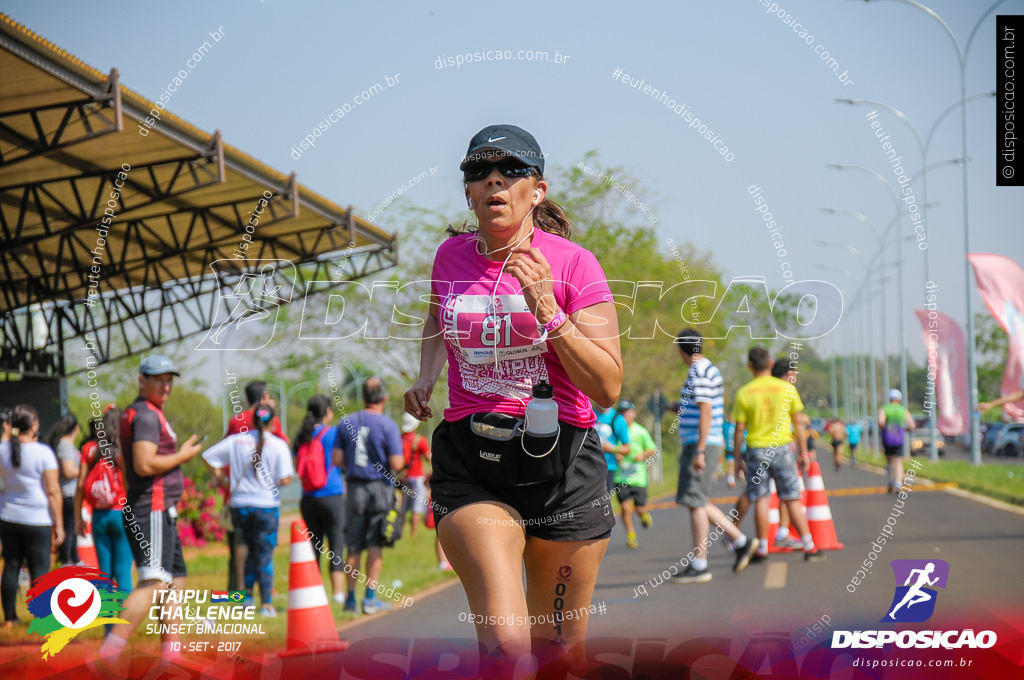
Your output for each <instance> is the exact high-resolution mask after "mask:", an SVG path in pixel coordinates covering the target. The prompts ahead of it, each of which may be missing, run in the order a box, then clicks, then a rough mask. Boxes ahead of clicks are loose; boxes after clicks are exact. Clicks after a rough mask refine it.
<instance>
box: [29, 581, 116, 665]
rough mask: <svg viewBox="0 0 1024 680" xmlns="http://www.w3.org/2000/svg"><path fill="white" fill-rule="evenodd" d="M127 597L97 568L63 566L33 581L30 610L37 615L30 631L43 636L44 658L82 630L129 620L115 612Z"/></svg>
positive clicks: (30, 591) (54, 652)
mask: <svg viewBox="0 0 1024 680" xmlns="http://www.w3.org/2000/svg"><path fill="white" fill-rule="evenodd" d="M125 597H126V595H125V592H124V591H123V590H120V589H119V588H118V587H117V586H116V585H114V582H113V581H111V580H110V578H109V577H107V575H106V574H104V573H103V572H102V571H100V570H99V569H97V568H95V567H73V566H68V567H61V568H60V569H55V570H53V571H51V572H50V573H48V574H45V575H44V576H40V577H39V578H37V579H36V580H35V582H33V583H32V587H31V588H29V591H28V598H27V599H28V602H27V604H28V611H29V612H30V613H31V614H32V616H33V617H35V618H34V619H33V620H32V623H31V624H30V625H29V627H28V632H29V633H35V634H36V635H41V636H43V637H44V638H45V639H46V641H45V642H44V643H43V646H42V647H41V648H40V649H41V651H42V652H43V659H46V658H47V657H48V656H54V655H56V654H57V652H59V651H60V650H62V649H64V646H65V645H67V644H68V643H69V642H71V640H73V639H74V638H75V636H76V635H78V634H79V633H81V632H82V631H85V630H89V629H90V628H96V627H97V626H102V625H104V624H107V623H128V622H127V621H125V620H124V619H119V618H117V617H116V616H115V615H116V614H117V613H118V612H120V611H122V610H123V609H124V607H122V606H121V602H122V601H123V600H124V598H125Z"/></svg>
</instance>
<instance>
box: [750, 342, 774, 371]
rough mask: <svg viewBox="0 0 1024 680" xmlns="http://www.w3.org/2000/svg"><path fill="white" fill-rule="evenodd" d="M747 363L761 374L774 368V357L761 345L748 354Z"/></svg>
mask: <svg viewBox="0 0 1024 680" xmlns="http://www.w3.org/2000/svg"><path fill="white" fill-rule="evenodd" d="M747 361H749V362H750V365H751V366H753V367H754V370H755V371H757V372H758V373H760V372H761V371H767V370H768V369H769V368H771V367H772V355H771V354H768V350H766V349H765V348H764V347H761V345H758V346H757V347H754V348H753V349H751V350H750V352H748V353H747Z"/></svg>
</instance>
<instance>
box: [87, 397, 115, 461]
mask: <svg viewBox="0 0 1024 680" xmlns="http://www.w3.org/2000/svg"><path fill="white" fill-rule="evenodd" d="M122 413H123V411H121V409H119V408H117V407H116V406H114V405H113V404H111V405H110V406H108V407H107V410H105V411H104V412H103V417H102V418H94V419H92V420H90V421H89V438H88V439H86V440H85V441H84V442H82V444H83V445H84V444H86V443H88V442H96V455H95V456H94V457H93V459H92V460H91V461H89V472H92V469H93V468H94V467H96V464H97V463H99V462H100V460H101V459H103V458H106V457H107V456H104V455H103V449H107V450H108V451H109V452H110V456H109V458H110V463H111V465H113V463H114V458H115V457H116V456H117V455H118V454H119V453H120V451H121V414H122ZM100 423H102V425H101V424H100ZM100 432H102V433H103V441H105V442H106V446H103V447H101V446H100Z"/></svg>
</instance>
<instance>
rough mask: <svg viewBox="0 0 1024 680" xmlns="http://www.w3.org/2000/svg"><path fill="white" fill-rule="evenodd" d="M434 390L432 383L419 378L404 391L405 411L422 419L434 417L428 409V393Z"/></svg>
mask: <svg viewBox="0 0 1024 680" xmlns="http://www.w3.org/2000/svg"><path fill="white" fill-rule="evenodd" d="M433 392H434V383H433V382H432V381H429V380H424V379H423V378H420V379H419V380H417V381H416V382H415V383H413V385H412V387H410V388H409V390H408V391H407V392H406V393H405V412H406V413H409V414H410V415H412V416H413V417H414V418H416V419H418V420H422V421H426V420H429V419H430V418H433V417H434V412H433V411H431V410H430V395H431V394H433Z"/></svg>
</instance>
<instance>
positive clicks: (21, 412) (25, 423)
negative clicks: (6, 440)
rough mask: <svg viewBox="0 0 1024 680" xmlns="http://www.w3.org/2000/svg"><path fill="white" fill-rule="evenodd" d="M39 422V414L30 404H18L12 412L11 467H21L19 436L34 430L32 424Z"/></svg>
mask: <svg viewBox="0 0 1024 680" xmlns="http://www.w3.org/2000/svg"><path fill="white" fill-rule="evenodd" d="M37 420H39V414H38V413H36V410H35V409H34V408H32V407H31V406H29V405H28V404H18V405H17V406H15V407H14V410H13V411H11V467H13V468H20V467H21V440H20V439H18V436H19V435H20V434H22V433H23V432H28V431H29V430H31V429H32V423H34V422H36V421H37Z"/></svg>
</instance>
